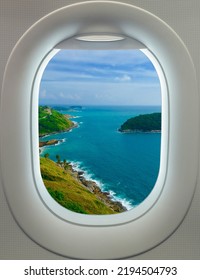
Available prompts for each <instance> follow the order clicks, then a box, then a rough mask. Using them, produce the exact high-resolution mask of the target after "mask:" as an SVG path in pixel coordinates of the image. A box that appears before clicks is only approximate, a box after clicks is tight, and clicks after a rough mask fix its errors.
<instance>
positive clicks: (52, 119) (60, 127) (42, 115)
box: [39, 106, 76, 137]
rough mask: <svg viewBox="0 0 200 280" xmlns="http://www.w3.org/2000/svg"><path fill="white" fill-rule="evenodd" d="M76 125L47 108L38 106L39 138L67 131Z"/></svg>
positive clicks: (66, 117) (64, 116)
mask: <svg viewBox="0 0 200 280" xmlns="http://www.w3.org/2000/svg"><path fill="white" fill-rule="evenodd" d="M75 126H76V123H74V122H72V121H71V120H70V119H69V116H67V115H63V114H61V113H59V112H58V111H56V110H54V109H52V108H50V107H48V106H39V136H40V137H42V136H45V135H48V134H55V133H60V132H65V131H69V130H70V129H72V128H73V127H75Z"/></svg>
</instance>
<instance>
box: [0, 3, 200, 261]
mask: <svg viewBox="0 0 200 280" xmlns="http://www.w3.org/2000/svg"><path fill="white" fill-rule="evenodd" d="M78 2H82V1H76V0H75V1H72V0H57V1H55V0H0V85H2V80H3V73H4V69H5V65H6V62H7V59H8V57H9V54H10V53H11V51H12V48H13V47H14V45H15V44H16V42H17V41H18V39H19V38H20V37H21V36H22V35H23V33H24V32H25V31H26V30H27V29H28V28H29V27H30V26H31V25H32V24H34V23H35V22H36V21H37V20H39V19H40V18H41V17H43V16H45V15H46V14H48V13H50V12H51V11H53V10H55V9H58V8H61V7H63V6H66V5H69V4H74V3H78ZM116 2H123V3H129V4H133V5H135V6H138V7H141V8H144V9H145V10H147V11H149V12H152V13H153V14H155V15H157V16H158V17H160V18H161V19H163V20H164V21H165V22H166V23H168V24H169V25H170V26H171V27H172V28H173V29H174V30H175V31H176V33H177V34H178V35H179V36H180V37H181V39H182V40H183V42H184V43H185V44H186V46H187V48H188V50H189V52H190V54H191V56H192V59H193V61H194V64H195V68H196V71H197V78H198V79H199V78H200V16H199V11H200V1H199V0H190V1H188V0H169V1H166V0H125V1H116ZM16 75H17V73H16ZM10 82H11V83H12V81H10ZM199 93H200V92H199ZM13 94H15V93H14V92H13ZM188 94H190V93H189V92H188ZM7 109H8V110H9V108H7ZM0 133H1V131H0ZM13 137H14V135H13ZM10 175H11V176H12V170H10ZM183 176H187V174H183ZM0 185H1V183H0ZM22 195H23V194H22ZM24 211H26V209H24ZM199 213H200V181H199V179H198V182H197V188H196V192H195V196H194V199H193V201H192V205H191V208H190V209H189V211H188V213H187V216H186V218H185V219H184V221H183V222H182V224H181V225H180V226H179V228H178V229H177V230H176V231H175V232H174V234H173V235H172V236H171V237H169V238H168V239H167V240H166V241H165V242H163V243H162V244H160V245H159V246H157V247H155V248H154V249H152V250H150V251H148V252H146V253H143V254H141V255H139V256H136V257H134V258H133V259H200V215H199ZM58 238H59V232H58ZM122 242H123V238H122ZM62 258H63V257H61V256H58V255H56V254H54V253H51V252H49V251H47V250H46V249H44V248H42V247H40V246H39V245H37V244H36V243H34V242H33V241H32V240H30V239H29V238H28V237H27V236H26V234H24V233H23V231H22V230H21V229H20V228H19V227H18V226H17V225H16V222H15V221H14V219H13V217H12V215H11V214H10V211H9V208H8V205H7V202H6V199H5V196H4V193H3V190H2V186H0V259H62Z"/></svg>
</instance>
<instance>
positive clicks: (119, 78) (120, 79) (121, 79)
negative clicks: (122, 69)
mask: <svg viewBox="0 0 200 280" xmlns="http://www.w3.org/2000/svg"><path fill="white" fill-rule="evenodd" d="M115 80H116V81H119V82H129V81H131V80H132V79H131V77H130V76H129V75H126V74H124V75H123V76H121V77H116V78H115Z"/></svg>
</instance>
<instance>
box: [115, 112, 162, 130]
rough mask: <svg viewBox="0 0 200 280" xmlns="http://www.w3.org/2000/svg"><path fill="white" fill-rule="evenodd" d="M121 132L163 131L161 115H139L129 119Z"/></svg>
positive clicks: (122, 126) (121, 128)
mask: <svg viewBox="0 0 200 280" xmlns="http://www.w3.org/2000/svg"><path fill="white" fill-rule="evenodd" d="M119 131H121V132H153V131H161V113H153V114H145V115H139V116H136V117H133V118H130V119H128V120H127V121H126V122H125V123H124V124H122V125H121V127H120V129H119Z"/></svg>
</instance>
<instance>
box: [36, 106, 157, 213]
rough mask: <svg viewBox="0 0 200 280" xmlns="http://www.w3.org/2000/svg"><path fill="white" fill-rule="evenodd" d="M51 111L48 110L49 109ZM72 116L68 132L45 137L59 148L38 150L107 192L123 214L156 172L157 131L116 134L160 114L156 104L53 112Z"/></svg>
mask: <svg viewBox="0 0 200 280" xmlns="http://www.w3.org/2000/svg"><path fill="white" fill-rule="evenodd" d="M52 107H54V106H52ZM55 109H57V110H59V112H60V113H62V114H68V115H70V116H72V117H73V118H72V119H71V120H72V121H75V122H77V124H78V126H77V127H76V128H74V129H72V130H71V131H69V132H64V133H59V134H54V135H49V136H45V137H43V138H42V139H44V140H45V141H46V140H50V139H58V140H61V141H59V144H56V145H54V146H46V147H43V148H42V152H41V154H40V155H41V156H43V155H44V154H45V153H49V155H50V156H49V158H50V159H52V160H54V161H56V155H60V157H61V160H64V159H66V160H67V161H70V162H71V163H72V164H73V166H74V168H76V169H77V170H82V171H84V176H85V177H86V178H88V179H91V180H94V181H96V182H97V183H98V185H99V186H100V187H101V189H102V190H103V191H109V192H110V193H111V195H112V196H113V199H116V200H118V201H121V202H122V204H123V205H124V206H125V207H126V208H127V209H128V210H129V209H131V208H133V207H136V206H137V205H138V204H140V203H141V202H142V201H143V200H144V199H145V198H146V197H147V196H148V195H149V194H150V192H151V190H152V189H153V187H154V185H155V183H156V180H157V177H158V172H159V165H160V146H161V133H121V132H119V131H118V129H119V128H120V126H121V125H122V124H123V123H124V122H125V121H126V120H127V119H129V118H131V117H134V116H137V115H140V114H149V113H154V112H161V107H159V106H148V107H145V106H83V107H80V106H79V107H78V106H77V107H75V106H74V107H68V106H66V107H65V106H62V107H60V108H59V107H58V108H55Z"/></svg>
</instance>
